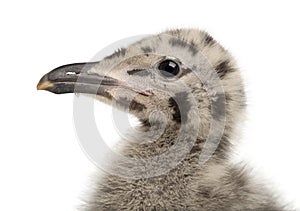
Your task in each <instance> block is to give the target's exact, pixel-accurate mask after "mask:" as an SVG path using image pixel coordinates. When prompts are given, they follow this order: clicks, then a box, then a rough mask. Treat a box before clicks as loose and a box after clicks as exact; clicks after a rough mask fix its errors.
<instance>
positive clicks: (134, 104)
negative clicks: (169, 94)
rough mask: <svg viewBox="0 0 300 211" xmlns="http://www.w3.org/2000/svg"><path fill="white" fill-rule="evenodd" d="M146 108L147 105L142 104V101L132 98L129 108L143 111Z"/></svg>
mask: <svg viewBox="0 0 300 211" xmlns="http://www.w3.org/2000/svg"><path fill="white" fill-rule="evenodd" d="M144 109H146V106H145V105H143V104H141V103H138V102H137V101H135V100H132V101H131V102H130V104H129V110H131V111H139V112H141V111H142V110H144Z"/></svg>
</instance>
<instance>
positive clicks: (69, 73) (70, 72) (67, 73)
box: [66, 71, 80, 75]
mask: <svg viewBox="0 0 300 211" xmlns="http://www.w3.org/2000/svg"><path fill="white" fill-rule="evenodd" d="M79 74H80V73H76V72H72V71H69V72H66V75H79Z"/></svg>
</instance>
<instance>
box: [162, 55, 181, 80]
mask: <svg viewBox="0 0 300 211" xmlns="http://www.w3.org/2000/svg"><path fill="white" fill-rule="evenodd" d="M158 69H159V71H160V73H161V74H162V75H163V76H165V77H168V78H170V77H174V76H176V75H178V74H179V72H180V68H179V65H178V64H177V63H176V62H174V61H172V60H169V59H168V60H164V61H162V62H161V63H160V64H159V65H158Z"/></svg>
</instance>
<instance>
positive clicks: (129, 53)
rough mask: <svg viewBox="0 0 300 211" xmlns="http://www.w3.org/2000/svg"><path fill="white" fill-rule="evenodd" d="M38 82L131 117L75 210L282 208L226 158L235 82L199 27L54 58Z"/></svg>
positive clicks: (239, 93) (237, 96)
mask: <svg viewBox="0 0 300 211" xmlns="http://www.w3.org/2000/svg"><path fill="white" fill-rule="evenodd" d="M37 88H38V89H39V90H47V91H50V92H52V93H56V94H65V93H83V94H87V95H89V96H91V97H95V98H96V99H98V100H100V101H101V102H104V103H108V104H110V105H112V106H115V107H117V108H118V109H121V110H124V111H126V112H129V113H130V114H133V115H134V116H136V117H137V118H138V119H139V120H140V125H139V126H138V127H137V128H135V130H134V132H131V133H130V134H129V135H128V136H126V137H125V138H124V139H125V140H123V141H121V142H120V146H119V147H118V153H119V154H120V155H121V156H122V157H118V156H117V157H116V158H115V159H112V160H111V163H110V164H109V167H108V169H106V170H107V171H101V174H99V176H98V177H97V176H96V177H95V184H94V185H92V187H91V193H90V196H89V197H87V199H86V200H85V205H84V206H83V208H82V209H83V210H86V211H98V210H284V208H285V207H284V206H283V205H282V204H281V203H279V201H278V199H277V198H276V197H275V196H274V194H273V192H272V191H271V190H269V189H268V188H267V187H266V186H265V185H264V184H261V182H260V181H259V180H257V179H255V178H254V177H252V176H251V174H250V173H249V172H250V170H249V169H248V167H246V166H245V165H243V166H241V165H238V164H233V163H232V162H231V161H230V156H231V155H232V153H233V151H232V145H233V144H234V143H235V141H236V139H237V138H236V137H237V136H236V134H237V132H238V127H239V125H240V124H241V122H242V120H243V114H244V111H245V107H246V106H245V105H246V103H245V93H244V87H243V82H242V79H241V76H240V72H239V70H238V68H237V67H236V63H235V61H234V59H233V58H232V56H231V55H230V54H229V53H228V51H227V50H225V49H224V48H223V47H222V46H221V45H220V44H219V43H218V42H216V41H215V40H214V39H213V38H212V37H211V36H210V35H209V34H207V33H206V32H204V31H199V30H196V29H178V30H168V31H165V32H162V33H160V34H157V35H151V36H147V37H144V38H142V39H141V40H139V41H137V42H135V43H133V44H130V45H129V46H128V47H126V48H121V49H119V50H118V51H116V52H115V53H113V54H112V55H109V56H107V57H105V58H104V59H102V60H101V61H98V62H89V63H75V64H69V65H64V66H61V67H58V68H56V69H54V70H52V71H51V72H49V73H47V74H46V75H44V76H43V77H42V78H41V80H40V81H39V83H38V85H37ZM87 127H88V126H87ZM100 151H101V150H100V149H99V153H100Z"/></svg>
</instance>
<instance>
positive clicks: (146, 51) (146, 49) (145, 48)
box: [141, 46, 152, 53]
mask: <svg viewBox="0 0 300 211" xmlns="http://www.w3.org/2000/svg"><path fill="white" fill-rule="evenodd" d="M141 50H142V51H143V52H144V53H151V52H152V49H151V48H150V47H149V46H145V47H141Z"/></svg>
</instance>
